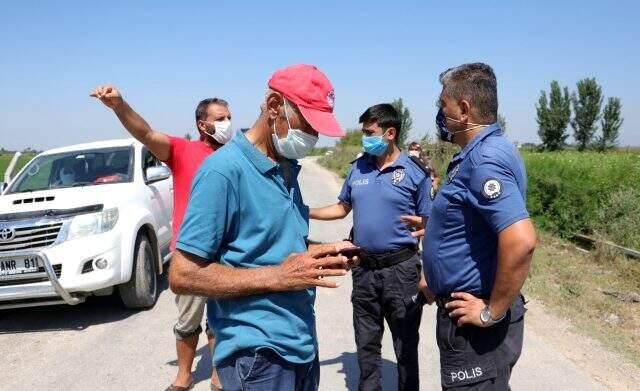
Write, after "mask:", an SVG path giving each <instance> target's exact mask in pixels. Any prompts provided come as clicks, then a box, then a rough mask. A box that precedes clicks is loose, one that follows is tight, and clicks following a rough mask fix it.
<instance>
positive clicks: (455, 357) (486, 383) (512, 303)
mask: <svg viewBox="0 0 640 391" xmlns="http://www.w3.org/2000/svg"><path fill="white" fill-rule="evenodd" d="M440 82H441V83H442V92H441V94H440V110H439V112H438V115H437V117H436V124H437V126H438V129H439V132H440V134H439V135H440V138H441V139H442V140H443V141H446V142H451V143H455V144H457V145H459V146H460V148H462V149H461V151H460V152H458V153H457V154H456V155H454V157H453V159H452V161H451V163H450V164H449V168H448V170H447V177H446V181H445V183H444V184H443V185H442V187H441V188H440V189H439V191H438V194H437V195H436V197H435V200H434V202H433V209H432V211H431V217H430V218H429V221H428V223H427V230H426V232H427V235H426V236H425V240H424V251H423V254H422V257H423V265H424V274H425V277H426V280H427V285H428V289H430V290H431V291H432V292H433V294H435V296H436V304H437V306H438V312H437V323H436V341H437V344H438V347H439V349H440V366H441V376H442V379H441V380H442V388H443V389H447V390H448V389H452V390H453V389H455V390H462V389H464V390H509V379H510V377H511V371H512V370H513V367H514V366H515V364H516V362H517V361H518V358H519V357H520V352H521V350H522V340H523V335H524V312H525V309H524V303H525V301H524V297H523V296H522V295H521V294H520V290H521V289H522V285H523V284H524V281H525V279H526V278H527V274H528V272H529V266H530V264H531V258H532V256H533V251H534V249H535V246H536V233H535V231H534V228H533V224H532V223H531V219H530V218H529V214H528V212H527V207H526V193H527V173H526V171H525V166H524V163H523V162H522V159H521V158H520V156H519V154H518V152H517V150H516V148H515V147H514V146H513V144H511V143H510V142H509V141H508V140H507V139H506V138H505V137H504V136H503V135H502V131H501V130H500V125H499V124H498V123H497V115H498V94H497V81H496V76H495V74H494V73H493V69H491V67H490V66H488V65H486V64H482V63H474V64H463V65H460V66H457V67H455V68H451V69H448V70H446V71H445V72H443V73H442V74H441V75H440Z"/></svg>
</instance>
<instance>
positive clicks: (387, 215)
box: [338, 152, 431, 254]
mask: <svg viewBox="0 0 640 391" xmlns="http://www.w3.org/2000/svg"><path fill="white" fill-rule="evenodd" d="M430 193H431V178H430V177H429V176H428V175H426V174H425V173H424V171H422V170H421V169H420V168H419V167H418V166H417V165H416V163H414V162H413V161H411V159H410V158H409V157H408V156H407V155H406V154H405V153H404V152H401V153H400V157H398V159H397V160H396V161H395V162H394V163H393V164H391V165H390V166H389V167H386V168H385V169H384V170H382V171H380V170H379V169H378V166H377V165H376V160H375V157H373V156H370V155H366V154H365V155H363V156H362V157H361V158H359V159H358V160H356V161H355V162H354V163H353V165H352V166H351V171H350V172H349V175H348V176H347V179H346V180H345V181H344V184H343V186H342V191H341V192H340V195H339V196H338V199H339V200H340V202H344V203H346V204H349V205H351V207H352V210H353V238H354V244H355V245H356V246H359V247H361V248H363V249H364V250H365V251H366V252H368V253H372V254H375V253H385V252H390V251H395V250H398V249H400V248H402V247H407V246H413V245H415V244H416V243H417V241H416V239H415V238H414V237H412V236H411V231H410V230H409V229H408V228H407V226H406V225H405V223H403V222H402V221H400V216H402V215H417V216H424V217H428V216H429V213H430V209H431V198H430V196H429V194H430Z"/></svg>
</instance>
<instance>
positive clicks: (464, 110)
mask: <svg viewBox="0 0 640 391" xmlns="http://www.w3.org/2000/svg"><path fill="white" fill-rule="evenodd" d="M458 105H459V106H460V121H461V122H469V120H470V118H469V117H470V116H471V105H470V104H469V101H468V100H466V99H462V100H461V101H460V102H459V103H458Z"/></svg>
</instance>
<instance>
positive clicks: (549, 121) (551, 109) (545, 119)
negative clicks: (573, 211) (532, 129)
mask: <svg viewBox="0 0 640 391" xmlns="http://www.w3.org/2000/svg"><path fill="white" fill-rule="evenodd" d="M536 111H537V114H538V118H537V119H536V122H538V136H540V139H541V140H542V145H543V147H544V149H546V150H549V151H555V150H559V149H562V148H564V146H565V142H566V140H567V137H569V135H568V134H567V126H568V125H569V120H570V119H571V99H570V97H569V89H568V88H567V87H564V89H561V88H560V84H559V83H558V82H557V81H555V80H554V81H552V82H551V91H550V92H549V99H547V93H546V92H545V91H540V98H539V99H538V104H537V105H536Z"/></svg>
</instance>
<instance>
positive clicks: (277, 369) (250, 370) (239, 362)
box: [216, 349, 320, 391]
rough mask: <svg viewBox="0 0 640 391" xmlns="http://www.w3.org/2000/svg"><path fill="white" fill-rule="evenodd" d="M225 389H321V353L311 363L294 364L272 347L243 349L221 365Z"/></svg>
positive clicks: (311, 390) (218, 367) (255, 390)
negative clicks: (319, 359) (319, 385)
mask: <svg viewBox="0 0 640 391" xmlns="http://www.w3.org/2000/svg"><path fill="white" fill-rule="evenodd" d="M216 369H217V371H218V376H220V382H221V383H222V388H223V389H224V390H225V391H275V390H283V391H284V390H286V391H317V390H318V383H319V382H320V364H319V361H318V355H317V354H316V358H315V359H314V360H313V361H311V362H310V363H306V364H292V363H290V362H288V361H285V360H284V359H283V358H282V357H280V356H279V355H278V354H277V353H276V352H274V351H273V350H271V349H260V350H257V351H255V352H254V351H251V350H243V351H240V352H238V353H236V354H234V355H233V356H232V357H230V358H228V359H226V360H223V361H222V362H221V363H220V364H219V365H218V366H217V368H216Z"/></svg>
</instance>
